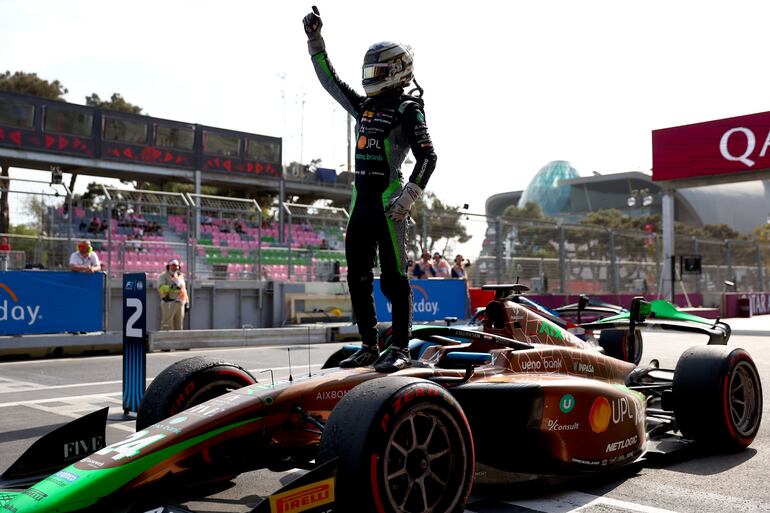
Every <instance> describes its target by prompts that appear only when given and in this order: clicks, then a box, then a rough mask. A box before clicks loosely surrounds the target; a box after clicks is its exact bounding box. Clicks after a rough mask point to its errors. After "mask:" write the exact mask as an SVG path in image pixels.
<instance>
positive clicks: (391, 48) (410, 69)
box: [362, 41, 414, 96]
mask: <svg viewBox="0 0 770 513" xmlns="http://www.w3.org/2000/svg"><path fill="white" fill-rule="evenodd" d="M413 78H414V54H413V53H412V47H411V46H409V45H402V44H399V43H391V42H389V41H384V42H382V43H376V44H374V45H372V46H370V47H369V49H368V50H367V51H366V55H364V65H363V80H362V83H363V86H364V91H366V95H367V96H375V95H377V94H379V93H381V92H382V91H386V90H388V89H395V88H397V87H406V86H407V85H408V84H409V82H410V81H411V80H412V79H413Z"/></svg>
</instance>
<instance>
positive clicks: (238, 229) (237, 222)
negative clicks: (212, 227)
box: [233, 219, 243, 235]
mask: <svg viewBox="0 0 770 513" xmlns="http://www.w3.org/2000/svg"><path fill="white" fill-rule="evenodd" d="M233 230H235V233H237V234H239V235H240V234H242V233H243V223H241V220H240V219H235V220H234V221H233Z"/></svg>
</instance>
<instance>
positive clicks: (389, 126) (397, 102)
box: [312, 51, 436, 347]
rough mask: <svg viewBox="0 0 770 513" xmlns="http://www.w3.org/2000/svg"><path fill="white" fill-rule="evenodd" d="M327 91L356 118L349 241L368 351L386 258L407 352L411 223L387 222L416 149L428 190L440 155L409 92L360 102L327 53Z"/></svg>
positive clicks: (398, 331) (318, 63) (396, 328)
mask: <svg viewBox="0 0 770 513" xmlns="http://www.w3.org/2000/svg"><path fill="white" fill-rule="evenodd" d="M312 60H313V65H314V67H315V70H316V74H317V75H318V78H319V80H320V81H321V84H322V85H323V87H324V88H325V89H326V90H327V91H328V92H329V94H331V95H332V97H333V98H334V99H335V100H337V101H338V102H339V103H340V105H342V107H343V108H344V109H345V110H346V111H348V112H349V113H350V115H351V116H353V117H354V118H355V119H356V133H357V134H358V137H357V141H356V154H355V165H356V167H355V170H356V176H355V184H354V188H353V201H352V203H351V207H350V220H349V222H348V227H347V236H346V239H345V257H346V258H347V262H348V286H349V289H350V300H351V303H352V306H353V313H354V315H355V316H356V322H357V323H358V330H359V333H360V334H361V339H362V340H363V342H364V344H368V345H372V344H375V343H376V341H377V331H376V329H375V326H376V324H377V316H376V313H375V309H374V296H373V280H374V274H373V272H372V271H373V269H374V267H375V265H376V254H377V250H378V249H379V257H380V287H381V289H382V292H383V294H384V295H385V297H386V298H387V299H388V301H390V303H391V305H392V316H393V339H392V340H393V344H394V345H396V346H397V347H406V344H407V343H408V341H409V338H410V335H411V327H412V290H411V287H410V286H409V278H408V277H407V275H406V261H407V258H406V236H407V223H406V221H398V220H392V219H389V218H387V217H386V216H385V208H386V207H387V206H388V204H389V203H390V201H391V200H392V199H393V198H396V197H398V195H399V194H400V193H401V185H402V183H401V180H402V178H401V164H402V163H403V162H404V159H406V156H407V153H408V152H409V149H411V150H412V154H413V155H414V158H415V160H416V162H415V165H414V170H413V171H412V174H411V176H410V177H409V181H410V182H413V183H415V184H416V185H418V186H419V187H420V188H421V189H423V190H424V189H425V186H426V185H427V183H428V179H429V178H430V175H431V173H432V172H433V169H434V168H435V167H436V153H435V152H434V150H433V143H432V142H431V140H430V135H429V134H428V127H427V125H426V124H425V112H424V110H423V101H422V99H421V98H416V97H413V96H409V95H405V94H404V91H403V89H395V90H387V91H383V92H382V93H380V94H378V95H377V96H374V97H371V98H367V97H366V96H361V95H359V94H358V93H356V92H355V91H354V90H353V89H351V88H350V86H348V85H347V84H345V83H344V82H342V81H341V80H340V79H339V77H338V76H337V74H336V73H335V71H334V68H333V67H332V65H331V63H330V62H329V57H328V55H327V54H326V52H325V51H322V52H320V53H317V54H315V55H313V56H312Z"/></svg>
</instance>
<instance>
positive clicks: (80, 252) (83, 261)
mask: <svg viewBox="0 0 770 513" xmlns="http://www.w3.org/2000/svg"><path fill="white" fill-rule="evenodd" d="M77 248H78V249H77V251H75V252H74V253H72V255H70V271H72V272H76V273H98V272H100V271H101V270H102V264H101V263H100V262H99V257H98V256H97V254H96V253H94V248H93V247H91V241H90V240H88V239H83V240H81V241H79V242H78V245H77Z"/></svg>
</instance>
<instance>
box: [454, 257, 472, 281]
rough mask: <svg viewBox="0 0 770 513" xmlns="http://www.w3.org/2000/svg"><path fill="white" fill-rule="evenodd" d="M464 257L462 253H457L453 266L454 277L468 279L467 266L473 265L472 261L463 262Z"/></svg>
mask: <svg viewBox="0 0 770 513" xmlns="http://www.w3.org/2000/svg"><path fill="white" fill-rule="evenodd" d="M463 262H464V259H463V256H462V255H455V265H453V266H452V278H460V279H463V280H464V279H466V278H467V276H466V275H465V268H466V267H468V266H469V265H471V264H470V263H465V264H463Z"/></svg>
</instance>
